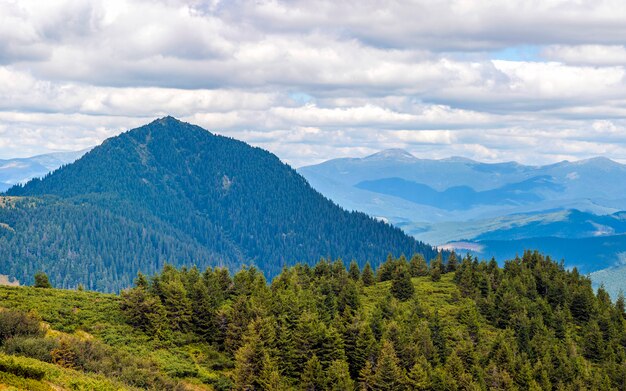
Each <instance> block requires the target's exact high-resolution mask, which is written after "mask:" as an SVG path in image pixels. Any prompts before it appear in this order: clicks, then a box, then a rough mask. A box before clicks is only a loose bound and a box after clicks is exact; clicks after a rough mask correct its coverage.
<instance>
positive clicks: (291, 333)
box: [0, 252, 626, 390]
mask: <svg viewBox="0 0 626 391" xmlns="http://www.w3.org/2000/svg"><path fill="white" fill-rule="evenodd" d="M0 307H3V308H4V310H3V311H0V345H1V350H2V353H0V384H3V385H8V386H15V387H20V385H21V387H22V388H27V389H36V390H39V389H42V390H43V389H46V390H47V389H58V388H72V389H103V390H106V389H111V390H113V389H158V390H184V389H188V390H204V389H206V390H210V389H216V390H230V389H233V390H357V389H359V390H487V389H489V390H583V389H588V390H622V389H624V387H625V386H626V348H625V345H624V341H625V340H626V323H625V319H624V317H625V312H624V300H623V298H622V297H620V298H619V299H618V300H617V301H616V302H611V300H610V299H609V296H608V294H607V293H606V292H605V291H604V290H603V289H600V290H599V291H598V292H597V294H594V291H593V290H592V289H591V285H590V282H589V280H588V279H587V278H586V277H583V276H581V275H580V274H578V273H577V271H576V270H573V271H567V270H565V269H564V268H563V265H562V264H558V263H555V262H553V261H551V260H550V259H549V258H544V257H543V256H541V255H540V254H538V253H530V252H527V253H526V254H524V256H523V258H521V259H519V258H518V259H514V260H511V261H508V262H506V263H505V266H504V267H502V268H501V267H499V266H498V265H497V263H496V262H495V261H492V262H478V261H477V260H476V259H472V258H470V257H465V258H463V259H457V258H456V256H455V255H452V256H450V257H449V258H448V259H447V260H442V259H441V257H438V258H435V259H434V260H433V261H432V262H431V263H430V265H428V264H427V263H426V262H425V261H424V259H423V258H422V257H420V256H415V257H412V258H411V259H410V260H406V259H405V258H404V257H401V258H399V259H394V258H393V257H389V258H388V260H387V261H386V262H385V263H383V264H382V265H381V266H380V267H379V268H378V270H376V272H375V273H374V271H373V270H372V268H371V267H370V266H369V264H367V265H366V266H365V268H363V270H360V269H359V268H358V266H357V265H356V264H355V263H353V264H351V265H350V268H349V269H348V270H346V268H345V267H344V265H343V264H342V263H341V262H329V261H321V262H319V263H318V264H316V265H313V266H309V265H306V264H299V265H296V266H294V267H292V268H288V269H285V270H284V271H283V272H282V273H281V274H280V275H279V276H278V277H277V278H275V279H274V280H273V282H272V283H271V284H269V285H268V284H267V281H266V280H265V278H264V277H263V275H262V274H261V273H260V272H259V271H258V270H257V269H255V268H245V269H243V270H240V271H238V272H237V273H236V274H235V275H231V274H230V273H229V272H228V271H227V270H225V269H221V268H209V269H206V270H203V271H201V270H198V269H196V268H191V269H189V268H182V269H176V268H174V267H172V266H169V265H168V266H166V267H165V268H164V269H163V270H162V271H161V272H160V273H159V274H157V275H155V276H153V277H150V278H148V277H146V276H143V275H139V277H138V278H137V280H136V286H135V287H134V288H133V289H130V290H127V291H124V292H123V293H122V294H121V295H120V296H117V295H106V294H98V293H92V292H82V291H64V290H55V289H41V288H30V287H0ZM40 321H44V322H45V324H46V325H47V326H46V329H42V328H41V327H40V323H39V322H40ZM16 324H20V327H19V328H18V327H14V325H16ZM51 385H54V386H55V388H52V387H51ZM46 387H48V388H46ZM90 387H91V388H90Z"/></svg>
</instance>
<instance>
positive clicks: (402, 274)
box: [391, 261, 415, 301]
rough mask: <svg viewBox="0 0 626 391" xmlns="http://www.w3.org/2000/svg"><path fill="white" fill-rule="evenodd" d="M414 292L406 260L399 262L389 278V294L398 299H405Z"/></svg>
mask: <svg viewBox="0 0 626 391" xmlns="http://www.w3.org/2000/svg"><path fill="white" fill-rule="evenodd" d="M414 293H415V288H414V287H413V282H411V274H410V272H409V267H408V264H407V263H406V261H404V262H399V263H398V265H397V266H396V270H394V272H393V279H392V280H391V294H392V295H393V297H395V298H396V299H398V300H400V301H407V300H408V299H410V298H411V297H413V294H414Z"/></svg>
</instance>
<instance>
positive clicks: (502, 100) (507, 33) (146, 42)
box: [0, 0, 626, 165]
mask: <svg viewBox="0 0 626 391" xmlns="http://www.w3.org/2000/svg"><path fill="white" fill-rule="evenodd" d="M0 20H2V23H0V157H12V156H24V155H27V154H31V153H40V152H45V151H47V150H58V149H79V148H84V147H86V146H89V145H93V144H96V143H99V142H100V141H102V140H103V139H104V138H106V137H109V136H111V135H114V134H117V133H119V132H120V131H122V130H124V129H127V128H130V127H133V126H136V125H140V124H142V123H145V122H148V121H150V120H152V119H153V118H155V117H159V116H163V115H166V114H171V115H174V116H177V117H180V118H182V119H185V120H188V121H190V122H194V123H198V124H200V125H202V126H205V127H207V128H209V129H211V130H214V131H217V132H219V133H223V134H227V135H230V136H233V137H238V138H241V139H244V140H247V141H249V142H252V143H254V144H256V145H260V146H262V147H265V148H268V149H270V150H271V151H273V152H275V153H277V154H278V155H279V156H280V157H281V158H283V159H285V160H286V161H289V162H291V163H293V164H295V165H300V164H306V163H311V162H314V161H319V160H321V159H326V158H331V157H336V156H347V155H363V154H367V153H371V152H375V151H376V150H378V149H382V148H389V147H402V148H407V149H410V150H412V151H415V152H417V153H419V154H420V156H426V157H429V156H430V157H445V156H448V155H465V156H468V157H472V158H476V159H486V160H491V161H495V160H513V159H516V160H520V161H522V162H527V163H544V162H551V161H555V160H558V159H562V158H565V157H567V158H576V157H580V158H583V157H589V156H593V155H596V154H606V155H608V156H609V157H613V158H616V159H626V88H625V87H626V85H625V84H626V49H625V48H624V39H623V37H624V36H626V25H625V24H624V23H623V21H624V20H626V7H623V6H622V2H621V0H598V1H591V0H589V1H585V0H581V1H577V2H570V1H560V0H552V1H545V0H544V1H540V0H522V1H515V2H510V1H498V2H491V3H489V4H487V3H484V2H474V1H464V0H436V1H417V2H405V1H385V2H382V1H371V2H362V1H356V0H354V1H353V0H350V1H345V2H336V1H330V0H321V1H316V2H310V1H303V0H292V1H278V0H265V1H248V0H235V1H229V2H225V1H219V0H214V1H200V0H190V1H182V0H160V1H150V2H149V1H147V0H106V1H105V0H92V1H82V0H62V1H55V2H41V1H36V0H20V1H17V0H5V1H3V2H2V6H1V7H0ZM518 46H529V47H531V48H534V49H536V50H534V49H533V50H531V51H534V52H537V53H538V54H537V56H538V57H537V58H536V59H534V60H536V61H529V60H528V59H524V61H522V60H520V59H516V58H509V59H507V60H493V59H492V57H493V52H494V51H501V50H507V49H510V48H515V47H518ZM499 58H500V57H499ZM294 97H296V98H294ZM546 140H548V142H546Z"/></svg>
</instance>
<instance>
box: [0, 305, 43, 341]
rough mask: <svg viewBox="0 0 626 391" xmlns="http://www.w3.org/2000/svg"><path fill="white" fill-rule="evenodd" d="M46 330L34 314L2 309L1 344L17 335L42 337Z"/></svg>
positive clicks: (0, 319) (0, 313)
mask: <svg viewBox="0 0 626 391" xmlns="http://www.w3.org/2000/svg"><path fill="white" fill-rule="evenodd" d="M43 335H44V331H43V329H42V328H41V325H40V321H39V319H38V318H37V317H36V316H34V315H33V314H29V313H25V312H23V311H16V310H1V309H0V345H2V344H4V343H5V341H7V340H8V339H10V338H15V337H41V336H43Z"/></svg>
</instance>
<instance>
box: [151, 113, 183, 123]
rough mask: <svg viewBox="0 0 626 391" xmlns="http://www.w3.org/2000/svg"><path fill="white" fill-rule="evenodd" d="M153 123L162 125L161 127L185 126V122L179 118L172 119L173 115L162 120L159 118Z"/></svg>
mask: <svg viewBox="0 0 626 391" xmlns="http://www.w3.org/2000/svg"><path fill="white" fill-rule="evenodd" d="M152 123H153V124H160V125H171V124H185V122H183V121H181V120H179V119H178V118H175V117H172V116H171V115H167V116H165V117H162V118H157V119H155V120H154V121H152Z"/></svg>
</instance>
